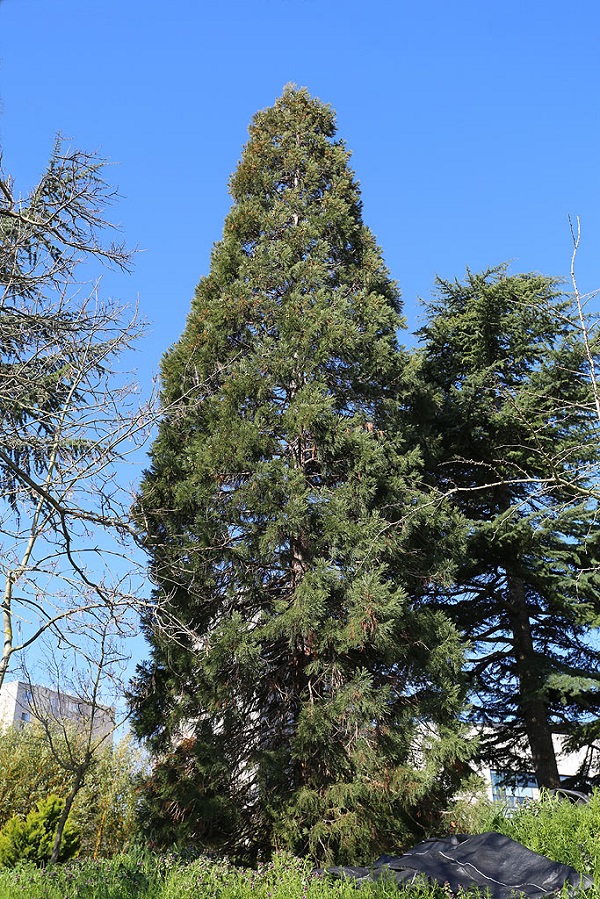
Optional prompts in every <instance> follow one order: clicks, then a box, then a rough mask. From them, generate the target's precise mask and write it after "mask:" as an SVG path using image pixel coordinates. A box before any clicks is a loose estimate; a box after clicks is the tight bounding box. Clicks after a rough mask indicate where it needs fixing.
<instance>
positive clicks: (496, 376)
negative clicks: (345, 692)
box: [420, 269, 600, 787]
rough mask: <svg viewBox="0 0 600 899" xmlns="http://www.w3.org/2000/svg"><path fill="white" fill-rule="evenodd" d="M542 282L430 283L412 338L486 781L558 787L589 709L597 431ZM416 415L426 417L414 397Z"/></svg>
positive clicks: (577, 360)
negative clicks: (456, 551) (422, 322)
mask: <svg viewBox="0 0 600 899" xmlns="http://www.w3.org/2000/svg"><path fill="white" fill-rule="evenodd" d="M567 312H568V305H567V303H566V300H565V298H564V297H562V296H561V295H560V291H559V290H558V289H557V285H556V283H555V282H553V281H552V279H549V278H545V277H542V276H539V275H517V276H509V275H507V273H506V271H505V270H504V269H496V270H492V271H489V272H484V273H483V274H480V275H472V274H469V275H468V277H467V279H466V281H465V282H463V283H459V282H458V281H455V282H447V281H441V280H440V281H439V282H438V292H437V296H436V298H435V300H434V301H433V302H432V303H431V304H430V305H429V307H428V323H427V325H426V327H425V328H424V329H423V331H422V334H421V336H422V338H423V340H424V348H423V365H424V369H423V375H424V382H425V383H426V384H427V385H428V387H427V389H428V396H429V410H430V413H431V418H430V421H429V427H430V431H429V438H428V439H427V440H426V441H425V446H426V452H427V454H428V460H429V468H430V471H431V472H432V473H433V475H434V477H435V481H436V483H437V486H438V487H439V488H440V489H442V490H443V491H448V492H450V493H452V494H453V496H454V498H455V501H456V503H457V504H458V506H459V507H460V509H461V511H462V512H463V514H464V515H465V517H466V519H467V521H468V522H469V539H468V545H467V550H466V553H464V554H463V555H462V557H461V562H460V565H459V567H458V570H457V576H456V584H455V587H454V588H453V589H452V590H451V591H445V592H441V593H440V592H439V591H438V593H437V599H438V602H439V604H440V605H441V606H442V607H444V608H446V610H447V611H448V612H449V614H451V615H452V616H453V618H454V620H455V622H456V624H457V625H458V627H459V628H460V629H461V631H462V632H463V633H464V634H465V635H466V636H467V637H468V638H469V640H470V641H471V644H472V655H471V659H470V666H469V667H470V673H471V686H472V703H473V704H472V710H473V717H474V719H475V720H476V721H477V722H478V723H479V725H486V726H488V729H487V730H485V733H486V738H485V740H484V748H485V750H486V754H487V755H488V758H489V759H490V761H492V762H494V763H495V764H496V765H497V766H499V767H501V768H509V769H510V768H512V770H515V768H518V767H521V768H522V767H523V766H525V767H527V766H528V765H529V764H530V763H529V762H528V761H527V758H526V756H525V755H524V754H523V751H522V750H523V747H524V746H527V744H528V745H529V748H530V750H531V760H532V762H533V766H534V769H535V772H536V775H537V779H538V783H539V784H540V785H541V786H547V787H556V786H557V785H558V783H559V777H558V771H557V765H556V758H555V751H554V748H553V740H552V735H553V734H555V733H556V734H563V735H567V736H569V735H570V736H576V735H577V733H578V732H580V731H581V729H582V728H583V729H585V726H586V723H588V722H590V721H591V720H592V719H593V718H594V717H597V715H598V711H599V710H600V674H599V670H600V669H599V663H600V654H599V653H598V643H597V630H595V629H596V628H597V626H598V624H599V622H600V600H599V590H600V576H599V573H598V563H599V561H600V533H599V531H598V527H597V516H598V512H599V509H598V501H597V492H596V491H595V490H594V489H593V484H594V479H595V478H596V476H597V471H598V462H599V457H600V451H599V448H598V447H599V443H598V438H599V436H600V435H599V433H598V428H599V425H598V419H597V416H596V413H595V409H594V405H593V401H592V400H593V397H592V393H591V389H590V384H589V370H588V367H587V361H586V354H585V348H584V346H583V343H582V340H581V337H580V333H579V332H578V331H577V329H575V328H573V327H572V326H571V325H570V324H569V318H568V315H567ZM421 400H422V401H421V404H420V408H421V411H422V410H423V408H425V407H426V406H427V403H425V402H423V398H421Z"/></svg>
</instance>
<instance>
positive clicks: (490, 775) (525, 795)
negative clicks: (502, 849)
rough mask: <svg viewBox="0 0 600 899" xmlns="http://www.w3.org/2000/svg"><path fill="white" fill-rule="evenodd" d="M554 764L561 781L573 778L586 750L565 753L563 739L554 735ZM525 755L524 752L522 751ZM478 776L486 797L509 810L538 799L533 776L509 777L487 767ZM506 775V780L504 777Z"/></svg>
mask: <svg viewBox="0 0 600 899" xmlns="http://www.w3.org/2000/svg"><path fill="white" fill-rule="evenodd" d="M552 741H553V743H554V751H555V752H556V762H557V765H558V773H559V775H560V778H561V780H568V779H569V778H571V777H574V776H575V775H576V774H577V772H578V771H579V768H580V766H581V764H582V762H583V761H584V759H585V757H586V753H587V750H586V749H581V750H579V752H567V751H566V750H565V748H564V746H563V743H564V737H561V736H559V735H557V734H554V735H553V737H552ZM523 754H524V755H526V750H525V749H524V750H523ZM478 774H480V775H481V776H482V777H483V780H484V782H485V785H486V792H487V797H488V799H489V800H491V801H494V802H501V803H502V804H503V805H505V806H507V807H509V808H511V807H515V806H518V805H520V804H521V803H522V802H524V801H525V800H527V799H539V796H540V790H539V787H538V785H537V780H536V779H535V775H534V774H533V773H531V774H518V775H516V776H515V775H513V777H511V776H510V772H508V771H499V770H494V769H493V768H489V767H481V768H479V769H478ZM507 775H508V778H507V777H506V776H507Z"/></svg>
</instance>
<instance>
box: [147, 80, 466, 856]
mask: <svg viewBox="0 0 600 899" xmlns="http://www.w3.org/2000/svg"><path fill="white" fill-rule="evenodd" d="M335 132H336V128H335V118H334V113H333V111H332V110H331V108H330V107H329V106H327V105H325V104H323V103H321V102H320V101H319V100H316V99H314V98H311V97H310V95H309V94H308V92H307V91H306V90H304V89H302V90H298V89H295V88H294V87H288V88H286V90H285V92H284V94H283V96H282V97H280V98H279V99H278V100H277V102H276V103H275V105H274V106H273V107H271V108H269V109H266V110H263V111H261V112H259V113H257V115H256V116H255V117H254V119H253V122H252V124H251V126H250V139H249V142H248V144H247V145H246V147H245V149H244V152H243V155H242V158H241V161H240V163H239V165H238V168H237V170H236V172H235V173H234V175H233V177H232V179H231V184H230V188H231V194H232V197H233V206H232V208H231V211H230V213H229V214H228V216H227V218H226V220H225V225H224V230H223V238H222V240H221V241H220V242H219V243H217V244H216V245H215V248H214V250H213V254H212V259H211V267H210V273H209V274H208V275H207V276H206V277H204V278H202V280H201V281H200V283H199V285H198V288H197V290H196V293H195V296H194V299H193V302H192V308H191V311H190V314H189V317H188V321H187V325H186V329H185V332H184V334H183V335H182V337H181V339H180V340H179V341H178V343H177V344H175V346H174V347H172V348H171V350H170V351H169V352H168V353H167V354H166V355H165V357H164V359H163V365H162V382H163V401H164V403H165V404H166V405H167V406H168V412H167V413H166V414H165V416H164V417H163V420H162V422H161V425H160V428H159V433H158V436H157V438H156V441H155V443H154V445H153V448H152V452H151V467H150V468H149V470H148V471H147V472H146V474H145V476H144V479H143V482H142V486H141V491H140V494H139V501H138V508H137V513H136V514H137V520H138V522H139V524H140V527H141V529H142V534H143V541H144V544H145V547H146V549H147V551H148V553H149V555H150V559H151V570H152V575H153V578H154V580H155V583H156V591H155V596H156V599H157V601H158V602H159V603H160V604H162V605H164V604H165V603H168V605H169V608H170V610H171V612H172V616H171V619H170V620H171V622H173V621H176V620H177V621H179V622H180V626H179V627H173V628H172V629H171V630H169V629H168V628H167V627H163V628H156V627H154V626H153V625H152V622H151V621H148V626H147V632H148V637H149V639H150V642H151V646H152V658H151V661H150V662H148V663H147V664H146V665H144V666H142V667H141V669H140V671H139V677H138V679H137V683H136V686H135V691H134V697H133V702H134V708H135V715H136V722H137V729H138V733H139V734H140V735H142V736H145V737H148V738H149V739H150V743H151V746H152V747H153V750H154V753H155V754H156V757H157V763H158V764H157V767H156V768H155V770H154V780H153V785H154V788H153V790H150V792H149V793H148V796H149V797H150V799H149V805H147V808H146V812H147V824H148V827H149V829H150V830H151V831H152V829H153V828H154V831H153V833H154V836H155V838H156V839H160V832H161V829H162V830H163V833H164V831H165V830H167V829H168V830H169V834H170V837H171V838H172V837H173V834H174V833H175V832H177V831H178V832H179V833H180V834H181V833H184V834H185V838H193V839H194V840H195V841H196V842H197V841H200V842H203V843H204V844H212V845H225V846H228V847H229V848H230V849H232V850H233V851H238V852H242V851H243V852H246V853H247V854H252V853H255V852H257V851H258V850H260V849H267V850H268V849H269V848H270V847H272V846H273V845H287V846H289V847H290V848H292V849H294V850H295V851H297V852H309V853H311V854H312V855H313V856H314V857H315V858H317V859H321V860H325V859H328V858H331V857H335V858H336V859H338V860H339V859H341V858H346V859H348V860H352V859H353V860H359V859H363V860H369V859H371V858H372V857H373V852H376V851H379V850H383V849H385V848H386V847H390V846H392V845H394V846H397V845H398V843H399V842H402V840H403V839H404V838H407V834H411V837H410V838H412V837H413V835H414V832H415V830H416V831H417V832H418V833H419V834H423V833H424V832H427V828H428V827H429V826H430V825H431V822H432V820H433V819H434V818H435V814H436V809H437V810H438V811H439V802H438V801H439V799H440V797H441V796H442V795H443V794H444V790H445V789H446V787H447V786H448V783H449V782H450V780H451V778H452V776H453V775H452V771H453V765H454V763H455V761H456V760H457V758H459V757H460V756H461V755H462V756H464V755H465V754H467V748H466V743H465V741H464V740H463V739H461V737H460V734H459V732H460V725H459V724H458V722H457V713H458V710H459V708H460V707H461V702H462V687H461V678H460V669H461V650H460V645H459V641H458V638H457V634H456V632H455V630H454V628H453V626H452V625H451V623H450V622H449V621H448V619H447V618H446V616H445V615H444V614H442V613H440V612H437V611H432V610H430V609H426V608H423V607H422V606H421V605H420V604H419V597H420V596H421V595H422V593H423V584H424V583H425V582H426V581H427V580H429V579H432V578H438V577H439V578H442V577H444V576H445V575H446V573H447V570H446V569H447V566H446V562H445V559H444V558H443V554H442V553H440V552H439V546H440V543H439V540H438V538H439V535H440V533H441V532H442V531H443V529H444V526H445V525H446V524H447V521H446V518H445V515H444V513H443V510H441V511H440V509H439V508H435V509H434V504H433V502H432V492H431V491H430V490H426V489H425V488H424V487H423V486H422V477H421V472H420V457H419V453H418V451H416V450H415V449H414V447H413V445H412V438H411V435H410V433H409V429H408V428H406V429H403V428H402V427H401V426H400V421H401V419H400V417H399V416H398V404H399V403H401V402H402V396H403V391H404V389H405V383H406V380H407V378H410V362H409V359H408V357H407V354H406V353H405V352H404V351H403V350H401V349H400V348H399V347H398V344H397V331H398V329H399V328H400V327H401V326H402V324H403V322H402V318H401V316H400V312H401V305H400V298H399V293H398V289H397V287H396V285H395V283H394V282H393V281H392V280H391V279H390V276H389V273H388V271H387V269H386V267H385V265H384V263H383V260H382V256H381V253H380V250H379V249H378V247H377V245H376V242H375V239H374V237H373V235H372V234H371V232H370V231H369V230H368V228H367V227H366V226H365V225H364V223H363V221H362V212H361V201H360V195H359V190H358V186H357V183H356V180H355V178H354V174H353V172H352V171H351V169H350V167H349V165H348V159H349V153H348V151H347V150H346V148H345V146H344V144H343V142H341V141H340V140H338V139H336V137H335ZM434 512H435V514H434ZM174 778H175V780H177V781H178V783H179V789H178V790H177V795H176V801H175V802H172V803H169V799H170V797H172V795H173V794H172V791H171V792H167V790H170V788H169V786H168V785H169V784H173V780H174ZM183 783H185V784H187V785H188V789H187V790H186V789H185V788H183V787H182V784H183ZM163 789H164V791H165V792H161V790H163ZM150 800H151V801H150ZM417 805H420V813H419V814H420V815H421V818H420V819H418V818H417V815H416V809H417Z"/></svg>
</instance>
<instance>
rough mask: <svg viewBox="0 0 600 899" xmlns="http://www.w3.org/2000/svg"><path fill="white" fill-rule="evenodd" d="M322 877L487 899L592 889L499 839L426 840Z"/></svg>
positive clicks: (563, 868)
mask: <svg viewBox="0 0 600 899" xmlns="http://www.w3.org/2000/svg"><path fill="white" fill-rule="evenodd" d="M327 871H328V872H329V873H330V874H333V875H334V876H336V877H350V878H354V879H355V880H357V881H359V882H360V881H364V880H377V879H378V878H380V877H383V876H385V877H389V878H393V879H394V880H396V881H397V883H398V884H401V885H403V886H408V885H409V884H411V883H415V882H421V883H422V882H423V879H425V880H427V881H429V882H430V883H433V884H445V883H447V884H448V886H449V887H450V888H451V889H452V890H453V891H454V892H457V891H458V890H459V889H463V890H466V889H469V888H471V887H479V888H480V889H481V890H482V891H485V890H487V891H488V892H489V895H490V897H492V899H511V897H514V896H515V895H517V896H518V895H519V894H520V893H523V894H525V895H526V896H531V897H532V899H540V897H542V896H550V895H552V894H553V893H556V892H558V891H559V890H560V889H561V888H562V887H563V886H564V885H565V884H568V885H569V886H571V887H573V888H574V892H577V891H578V890H579V889H586V888H588V887H591V886H593V881H592V879H591V877H588V876H587V875H585V874H579V873H578V872H577V871H575V869H574V868H571V867H570V866H569V865H561V864H558V863H557V862H553V861H551V860H550V859H549V858H545V857H544V856H543V855H539V854H538V853H537V852H532V851H531V850H530V849H527V848H526V847H525V846H522V845H521V844H520V843H516V842H515V841H514V840H511V839H510V838H509V837H505V836H504V835H503V834H500V833H482V834H479V835H478V836H468V835H460V836H452V837H447V838H446V839H443V840H425V841H424V842H423V843H419V844H418V845H417V846H414V847H413V848H412V849H409V850H408V852H405V853H404V855H382V856H381V858H378V859H377V861H376V862H375V864H374V865H373V867H372V868H359V867H355V866H348V867H334V868H328V869H327Z"/></svg>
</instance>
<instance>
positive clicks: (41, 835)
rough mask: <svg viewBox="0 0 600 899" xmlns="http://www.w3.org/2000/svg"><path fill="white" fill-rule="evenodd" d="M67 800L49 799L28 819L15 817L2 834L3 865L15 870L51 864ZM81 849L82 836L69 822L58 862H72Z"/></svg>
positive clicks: (0, 859)
mask: <svg viewBox="0 0 600 899" xmlns="http://www.w3.org/2000/svg"><path fill="white" fill-rule="evenodd" d="M64 806H65V803H64V799H60V798H59V797H58V796H48V797H47V799H42V800H41V801H40V802H38V804H37V808H35V809H33V810H32V811H31V812H29V814H28V815H27V817H26V818H25V819H23V818H19V816H18V815H14V816H13V817H12V818H9V820H8V821H7V822H6V824H5V825H4V827H3V828H2V830H0V865H3V866H4V867H7V868H13V867H14V866H15V865H16V864H17V863H18V862H21V861H30V862H33V863H34V864H36V865H44V864H46V863H47V862H48V861H50V856H51V855H52V848H53V846H54V837H55V835H56V828H57V825H58V821H59V818H60V815H61V812H62V810H63V809H64ZM78 848H79V835H78V833H77V830H76V829H75V827H74V825H72V824H71V823H70V822H69V821H67V823H66V825H65V829H64V831H63V838H62V843H61V849H60V855H59V861H66V859H69V858H72V857H73V855H75V853H76V852H77V849H78Z"/></svg>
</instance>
